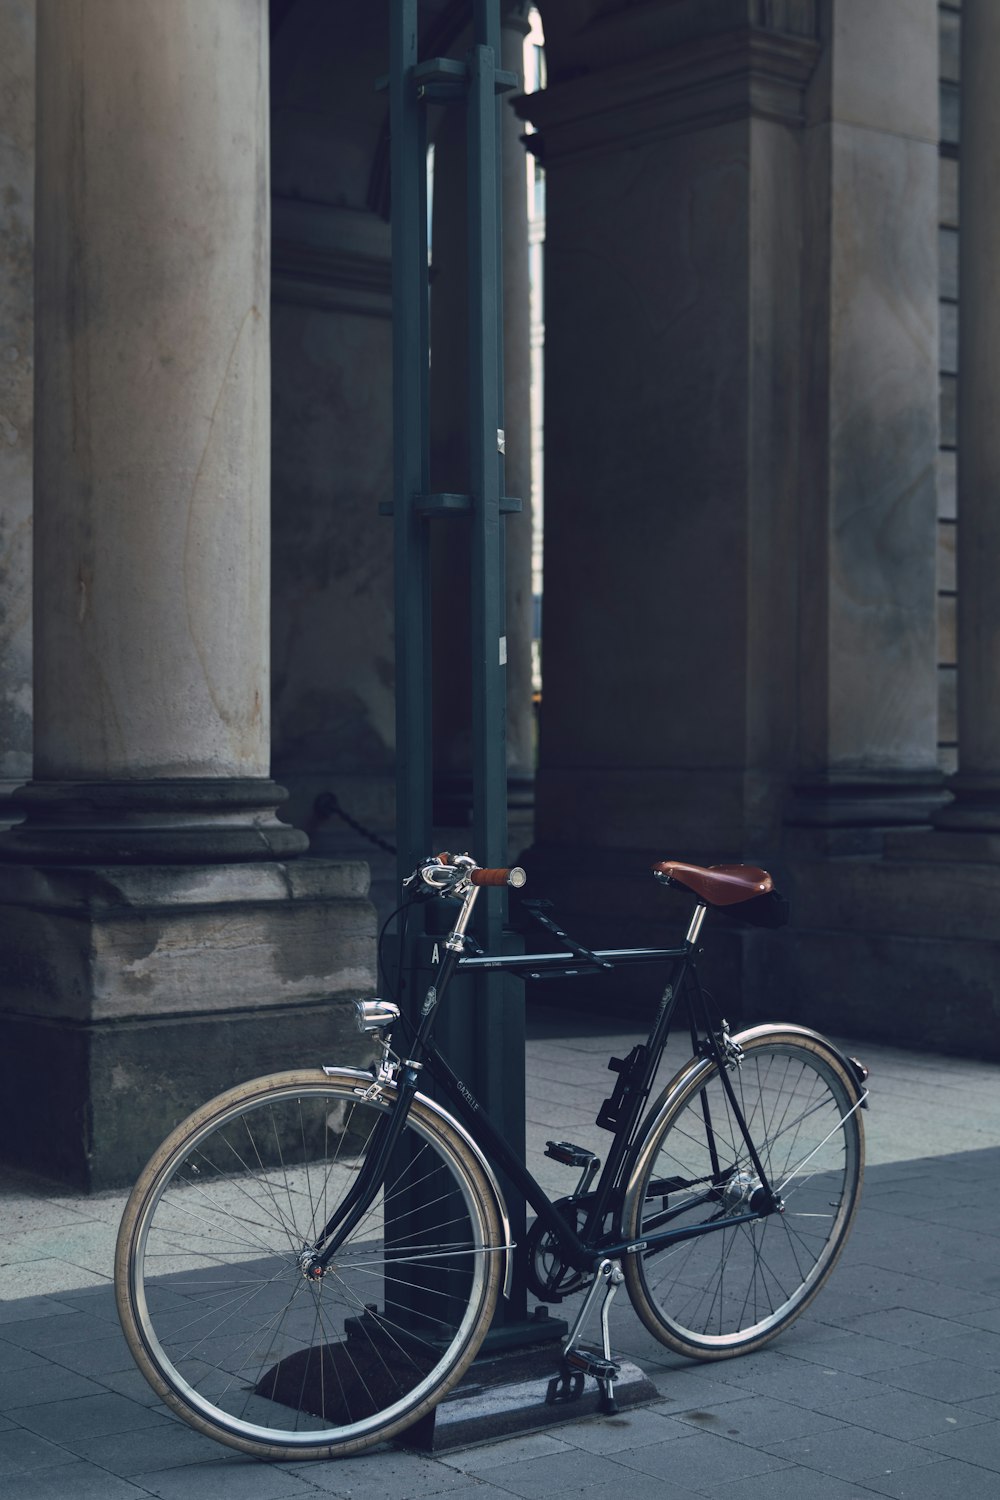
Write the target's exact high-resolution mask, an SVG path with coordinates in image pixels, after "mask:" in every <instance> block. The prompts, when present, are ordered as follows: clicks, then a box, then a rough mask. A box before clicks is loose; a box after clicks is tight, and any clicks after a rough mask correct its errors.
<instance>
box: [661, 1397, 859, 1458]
mask: <svg viewBox="0 0 1000 1500" xmlns="http://www.w3.org/2000/svg"><path fill="white" fill-rule="evenodd" d="M677 1425H678V1426H682V1425H683V1426H686V1427H688V1428H689V1429H690V1428H692V1427H693V1428H695V1429H696V1430H698V1431H700V1432H714V1433H715V1434H716V1435H717V1436H719V1437H729V1438H735V1439H737V1440H738V1441H739V1442H741V1443H747V1444H749V1445H750V1446H751V1447H762V1446H763V1445H764V1444H765V1443H773V1442H780V1441H781V1440H782V1439H784V1438H793V1437H804V1436H805V1435H806V1434H807V1433H810V1432H823V1431H825V1430H826V1429H827V1428H831V1427H839V1426H841V1425H842V1424H841V1423H840V1422H837V1421H835V1420H834V1419H833V1418H832V1417H829V1416H827V1415H826V1414H825V1413H824V1412H818V1411H811V1410H810V1409H809V1408H808V1407H805V1406H793V1405H792V1404H791V1402H789V1401H775V1400H774V1399H773V1398H771V1397H768V1396H751V1397H748V1398H747V1399H746V1400H745V1401H728V1402H726V1403H725V1404H724V1405H722V1406H716V1407H711V1406H710V1407H706V1408H705V1409H704V1410H702V1411H690V1412H683V1413H681V1414H680V1415H679V1416H678V1418H677Z"/></svg>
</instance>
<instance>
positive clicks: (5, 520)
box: [0, 0, 35, 820]
mask: <svg viewBox="0 0 1000 1500" xmlns="http://www.w3.org/2000/svg"><path fill="white" fill-rule="evenodd" d="M0 57H2V58H3V66H2V68H0V121H2V126H0V820H2V819H3V818H4V816H5V814H6V810H7V801H6V798H7V794H8V793H9V792H10V791H11V790H13V788H14V787H15V786H17V785H18V784H19V783H20V782H22V781H26V780H27V779H28V777H29V776H30V775H31V752H32V736H31V471H32V441H33V433H32V410H33V398H32V369H33V365H34V310H33V305H32V293H33V280H32V254H33V245H34V197H35V171H34V168H35V158H34V142H35V5H34V0H10V3H9V4H5V5H4V6H3V7H2V9H0Z"/></svg>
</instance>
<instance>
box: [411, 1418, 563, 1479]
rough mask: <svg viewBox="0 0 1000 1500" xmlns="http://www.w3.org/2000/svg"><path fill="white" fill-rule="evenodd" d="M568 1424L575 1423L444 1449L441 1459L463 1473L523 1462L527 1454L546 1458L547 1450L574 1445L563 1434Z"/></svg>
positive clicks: (550, 1451) (557, 1449)
mask: <svg viewBox="0 0 1000 1500" xmlns="http://www.w3.org/2000/svg"><path fill="white" fill-rule="evenodd" d="M571 1425H574V1424H569V1423H567V1424H566V1426H565V1427H562V1428H560V1429H559V1432H558V1434H557V1433H556V1432H529V1433H526V1434H525V1436H524V1437H516V1438H506V1439H502V1440H501V1441H499V1442H493V1443H485V1444H483V1446H482V1447H479V1448H461V1449H459V1450H458V1451H457V1452H455V1453H443V1454H442V1455H441V1460H440V1461H441V1463H443V1464H447V1465H448V1466H449V1467H450V1468H453V1469H461V1471H462V1472H463V1474H480V1473H483V1472H484V1471H485V1470H487V1469H495V1468H498V1467H503V1466H506V1465H507V1464H518V1463H523V1462H524V1461H525V1460H526V1459H529V1458H545V1457H547V1456H548V1455H549V1454H550V1453H564V1452H565V1451H566V1449H567V1448H570V1447H572V1446H573V1445H572V1443H568V1442H567V1441H566V1438H565V1436H564V1434H565V1433H567V1432H568V1430H569V1427H570V1426H571ZM580 1446H581V1447H582V1446H583V1445H582V1444H581V1445H580Z"/></svg>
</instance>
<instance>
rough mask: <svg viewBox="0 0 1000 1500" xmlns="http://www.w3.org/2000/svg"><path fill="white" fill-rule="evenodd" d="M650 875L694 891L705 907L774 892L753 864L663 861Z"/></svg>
mask: <svg viewBox="0 0 1000 1500" xmlns="http://www.w3.org/2000/svg"><path fill="white" fill-rule="evenodd" d="M653 873H654V875H660V876H663V878H664V879H666V880H668V881H669V882H670V883H671V884H672V885H682V886H684V887H685V888H686V889H687V890H689V891H693V892H694V894H695V895H696V896H697V897H698V899H699V901H704V902H705V903H706V905H708V906H735V905H736V904H737V903H738V902H740V901H753V900H754V898H755V897H757V896H766V895H767V894H768V893H769V892H770V891H773V890H774V881H773V880H772V879H771V877H770V875H769V874H768V873H767V871H766V870H760V869H758V868H757V866H756V865H707V866H706V865H685V864H681V863H680V862H679V861H678V860H675V859H664V860H661V861H660V862H659V864H655V865H654V866H653Z"/></svg>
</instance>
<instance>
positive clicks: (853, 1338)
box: [795, 1329, 926, 1375]
mask: <svg viewBox="0 0 1000 1500" xmlns="http://www.w3.org/2000/svg"><path fill="white" fill-rule="evenodd" d="M925 1348H926V1346H925ZM795 1358H796V1359H797V1360H803V1361H805V1362H807V1363H808V1364H814V1365H822V1366H823V1368H824V1369H832V1370H843V1371H844V1373H845V1374H847V1375H877V1374H878V1373H879V1371H881V1370H895V1369H898V1368H899V1366H900V1365H905V1364H917V1363H918V1362H919V1361H920V1360H922V1359H924V1358H926V1355H925V1354H923V1353H921V1352H920V1350H918V1349H910V1348H907V1347H906V1345H905V1344H893V1343H890V1341H889V1340H888V1339H873V1338H869V1337H868V1336H867V1335H866V1334H862V1333H856V1332H854V1331H853V1330H847V1329H843V1330H841V1331H840V1332H839V1333H837V1334H833V1335H831V1336H830V1337H826V1336H825V1335H824V1337H823V1338H817V1339H813V1340H812V1341H811V1342H808V1343H801V1342H800V1343H797V1344H796V1345H795Z"/></svg>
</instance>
